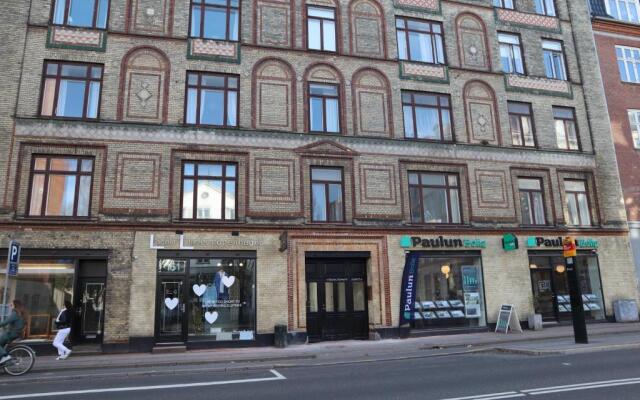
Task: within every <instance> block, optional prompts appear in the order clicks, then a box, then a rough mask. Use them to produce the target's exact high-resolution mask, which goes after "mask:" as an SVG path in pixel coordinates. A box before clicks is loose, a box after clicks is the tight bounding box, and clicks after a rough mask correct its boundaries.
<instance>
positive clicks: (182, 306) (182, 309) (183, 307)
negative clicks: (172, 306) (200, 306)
mask: <svg viewBox="0 0 640 400" xmlns="http://www.w3.org/2000/svg"><path fill="white" fill-rule="evenodd" d="M184 310H185V306H184V303H182V304H180V312H182V313H184Z"/></svg>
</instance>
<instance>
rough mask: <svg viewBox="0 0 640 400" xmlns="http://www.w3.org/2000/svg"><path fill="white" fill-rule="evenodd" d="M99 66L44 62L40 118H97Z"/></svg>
mask: <svg viewBox="0 0 640 400" xmlns="http://www.w3.org/2000/svg"><path fill="white" fill-rule="evenodd" d="M101 83H102V66H100V65H93V64H78V63H61V62H52V61H46V62H45V64H44V74H43V79H42V102H41V104H40V115H42V116H44V117H55V118H84V119H96V118H98V113H99V105H100V87H101Z"/></svg>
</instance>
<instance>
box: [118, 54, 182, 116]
mask: <svg viewBox="0 0 640 400" xmlns="http://www.w3.org/2000/svg"><path fill="white" fill-rule="evenodd" d="M169 71H170V63H169V59H168V58H167V57H166V56H165V55H164V53H162V52H161V51H160V50H158V49H156V48H153V47H141V48H137V49H134V50H132V51H130V52H129V53H128V54H127V55H126V56H125V58H124V59H123V62H122V72H121V74H120V99H121V101H120V102H119V107H118V119H120V120H123V121H144V122H156V123H163V122H166V121H167V111H168V110H167V99H168V97H169Z"/></svg>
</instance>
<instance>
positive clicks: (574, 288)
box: [562, 236, 589, 344]
mask: <svg viewBox="0 0 640 400" xmlns="http://www.w3.org/2000/svg"><path fill="white" fill-rule="evenodd" d="M577 253H578V252H577V247H576V240H575V239H574V238H572V237H571V236H567V237H565V238H564V240H563V241H562V255H563V256H564V263H565V266H566V270H567V281H568V283H569V295H570V297H571V316H572V318H573V336H574V338H575V341H576V343H583V344H587V343H589V337H588V336H587V324H586V322H585V319H584V305H583V303H582V290H581V289H580V282H579V281H578V271H577V270H576V256H577Z"/></svg>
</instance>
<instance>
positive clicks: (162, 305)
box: [155, 251, 256, 344]
mask: <svg viewBox="0 0 640 400" xmlns="http://www.w3.org/2000/svg"><path fill="white" fill-rule="evenodd" d="M157 262H158V263H157V286H156V287H157V301H156V327H155V341H156V343H157V344H163V343H176V342H234V341H247V342H251V341H254V340H255V338H256V301H255V298H256V296H255V290H256V253H255V252H254V251H242V252H234V251H159V252H158V261H157Z"/></svg>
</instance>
